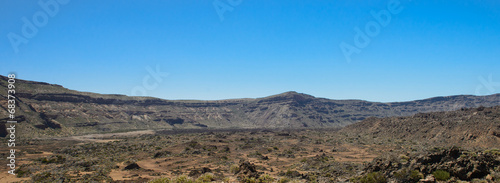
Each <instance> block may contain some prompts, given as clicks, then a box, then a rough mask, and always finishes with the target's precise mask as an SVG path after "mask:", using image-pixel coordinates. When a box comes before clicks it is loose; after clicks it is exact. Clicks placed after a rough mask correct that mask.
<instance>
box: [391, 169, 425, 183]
mask: <svg viewBox="0 0 500 183" xmlns="http://www.w3.org/2000/svg"><path fill="white" fill-rule="evenodd" d="M394 177H395V178H396V179H398V180H399V181H401V182H418V181H419V180H420V179H423V178H424V175H423V174H422V173H420V172H419V171H417V170H411V171H410V170H408V169H407V168H404V169H401V170H399V171H397V172H396V173H394Z"/></svg>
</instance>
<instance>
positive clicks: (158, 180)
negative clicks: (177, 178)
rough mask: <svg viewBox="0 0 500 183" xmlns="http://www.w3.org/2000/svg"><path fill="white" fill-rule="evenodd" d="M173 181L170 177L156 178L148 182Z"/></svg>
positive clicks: (168, 182)
mask: <svg viewBox="0 0 500 183" xmlns="http://www.w3.org/2000/svg"><path fill="white" fill-rule="evenodd" d="M171 182H172V181H171V180H170V179H169V178H168V177H164V178H159V179H154V180H152V181H149V182H148V183H171Z"/></svg>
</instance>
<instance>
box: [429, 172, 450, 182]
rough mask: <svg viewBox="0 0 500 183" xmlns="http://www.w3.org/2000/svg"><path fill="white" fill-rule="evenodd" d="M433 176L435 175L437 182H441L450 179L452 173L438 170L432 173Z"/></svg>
mask: <svg viewBox="0 0 500 183" xmlns="http://www.w3.org/2000/svg"><path fill="white" fill-rule="evenodd" d="M432 175H434V177H436V180H440V181H445V180H448V179H450V173H448V172H447V171H444V170H436V171H434V172H432Z"/></svg>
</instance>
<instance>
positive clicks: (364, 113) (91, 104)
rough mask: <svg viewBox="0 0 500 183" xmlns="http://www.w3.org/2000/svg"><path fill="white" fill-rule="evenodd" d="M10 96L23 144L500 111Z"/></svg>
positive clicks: (476, 102) (470, 100) (52, 89)
mask: <svg viewBox="0 0 500 183" xmlns="http://www.w3.org/2000/svg"><path fill="white" fill-rule="evenodd" d="M6 86H7V78H6V77H4V76H0V95H1V98H2V99H1V100H0V104H1V105H0V115H1V116H0V118H4V119H3V120H2V122H5V119H6V117H7V114H8V113H7V111H6V109H7V108H6V106H7V105H6V95H7V94H6V91H7V89H6ZM16 92H17V93H16V96H17V99H16V104H17V112H16V116H18V119H19V120H18V121H20V124H19V126H20V130H21V132H20V133H23V134H24V136H27V137H39V136H58V135H75V134H84V133H97V132H110V131H125V130H135V129H173V128H180V129H189V128H302V127H341V126H345V125H348V124H352V123H354V122H357V121H360V120H363V119H365V118H368V117H372V116H374V117H388V116H407V115H412V114H415V113H419V112H431V111H449V110H456V109H460V108H462V107H478V106H481V105H482V106H496V105H500V94H497V95H490V96H480V97H478V96H451V97H437V98H431V99H426V100H419V101H411V102H400V103H377V102H368V101H361V100H330V99H324V98H315V97H313V96H310V95H306V94H300V93H296V92H286V93H282V94H279V95H274V96H269V97H264V98H257V99H235V100H218V101H187V100H163V99H158V98H151V97H128V96H124V95H102V94H96V93H88V92H78V91H73V90H69V89H66V88H63V87H62V86H60V85H53V84H48V83H41V82H33V81H24V80H19V79H18V80H17V82H16ZM0 131H1V129H0ZM0 135H2V134H1V133H0Z"/></svg>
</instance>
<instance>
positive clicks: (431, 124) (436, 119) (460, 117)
mask: <svg viewBox="0 0 500 183" xmlns="http://www.w3.org/2000/svg"><path fill="white" fill-rule="evenodd" d="M340 133H345V134H347V135H351V136H359V137H361V136H363V137H367V138H371V139H374V140H376V139H392V140H393V141H394V140H404V141H414V142H421V143H422V142H423V143H425V144H426V145H425V146H426V147H428V146H448V145H450V144H452V145H457V146H462V147H484V148H487V147H489V148H491V147H497V148H498V147H499V144H500V107H499V106H496V107H486V108H485V107H479V108H469V109H466V108H463V109H461V110H457V111H447V112H432V113H418V114H414V115H412V116H407V117H390V118H368V119H365V120H363V121H362V122H359V123H355V124H351V125H348V126H346V127H345V128H343V129H341V130H340Z"/></svg>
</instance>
